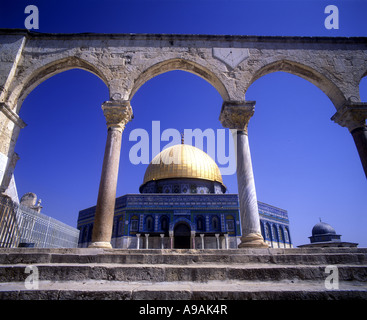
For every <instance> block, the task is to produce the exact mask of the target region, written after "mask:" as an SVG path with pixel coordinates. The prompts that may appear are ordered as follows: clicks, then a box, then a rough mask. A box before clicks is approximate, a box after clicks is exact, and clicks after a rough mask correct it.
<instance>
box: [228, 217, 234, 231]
mask: <svg viewBox="0 0 367 320" xmlns="http://www.w3.org/2000/svg"><path fill="white" fill-rule="evenodd" d="M226 227H227V231H228V232H229V233H231V232H235V223H234V217H233V216H232V215H228V216H226Z"/></svg>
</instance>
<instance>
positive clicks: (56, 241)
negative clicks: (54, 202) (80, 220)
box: [0, 197, 79, 248]
mask: <svg viewBox="0 0 367 320" xmlns="http://www.w3.org/2000/svg"><path fill="white" fill-rule="evenodd" d="M78 238H79V230H77V229H76V228H73V227H70V226H68V225H66V224H65V223H63V222H61V221H58V220H56V219H54V218H51V217H49V216H46V215H44V214H42V213H39V212H37V211H35V210H32V209H30V208H28V207H25V206H23V205H20V204H17V203H15V202H13V201H12V200H11V199H10V198H7V197H0V247H5V248H11V247H18V246H32V247H37V248H76V247H77V246H78Z"/></svg>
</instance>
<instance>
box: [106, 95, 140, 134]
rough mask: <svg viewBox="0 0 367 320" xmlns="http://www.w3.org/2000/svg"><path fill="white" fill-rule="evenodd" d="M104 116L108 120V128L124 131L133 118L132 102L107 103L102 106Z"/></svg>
mask: <svg viewBox="0 0 367 320" xmlns="http://www.w3.org/2000/svg"><path fill="white" fill-rule="evenodd" d="M102 110H103V114H104V116H105V118H106V122H107V128H108V129H109V128H117V129H118V130H121V131H124V129H125V125H126V123H128V122H129V121H130V120H131V119H132V118H133V111H132V108H131V105H130V101H127V100H121V101H106V102H104V103H103V104H102Z"/></svg>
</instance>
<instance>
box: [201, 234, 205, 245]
mask: <svg viewBox="0 0 367 320" xmlns="http://www.w3.org/2000/svg"><path fill="white" fill-rule="evenodd" d="M200 238H201V249H205V242H204V233H200Z"/></svg>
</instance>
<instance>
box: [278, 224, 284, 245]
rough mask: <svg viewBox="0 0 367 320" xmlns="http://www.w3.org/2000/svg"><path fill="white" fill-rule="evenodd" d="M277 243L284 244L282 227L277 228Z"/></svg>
mask: <svg viewBox="0 0 367 320" xmlns="http://www.w3.org/2000/svg"><path fill="white" fill-rule="evenodd" d="M279 241H280V242H285V241H284V231H283V227H282V226H279Z"/></svg>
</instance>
